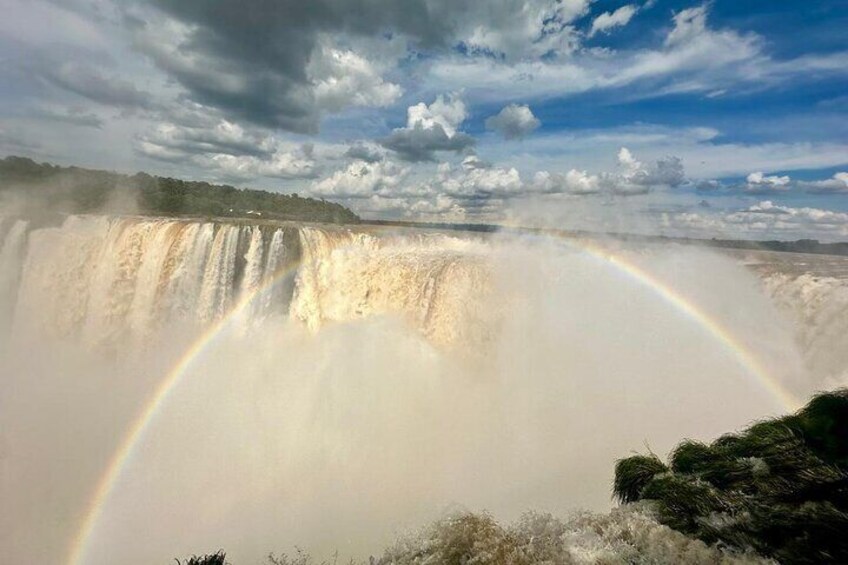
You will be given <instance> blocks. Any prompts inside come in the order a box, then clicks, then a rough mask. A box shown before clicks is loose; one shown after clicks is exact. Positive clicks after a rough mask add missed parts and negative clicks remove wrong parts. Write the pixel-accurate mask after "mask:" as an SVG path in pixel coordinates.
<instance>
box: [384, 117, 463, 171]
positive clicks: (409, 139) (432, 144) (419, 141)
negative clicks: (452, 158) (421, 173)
mask: <svg viewBox="0 0 848 565" xmlns="http://www.w3.org/2000/svg"><path fill="white" fill-rule="evenodd" d="M381 143H382V144H383V146H384V147H386V148H387V149H391V150H392V151H394V152H396V153H397V154H398V157H400V158H401V159H403V160H404V161H411V162H420V161H435V160H436V152H437V151H455V152H462V151H465V150H466V149H470V148H472V147H473V146H474V143H475V142H474V138H473V137H471V136H470V135H468V134H467V133H462V132H456V133H454V134H453V135H448V134H447V132H445V128H443V127H442V125H441V124H433V125H431V126H430V127H425V126H424V125H422V124H421V123H420V122H419V123H416V124H415V125H414V126H412V127H408V128H400V129H396V130H394V131H393V132H392V133H391V135H389V136H388V137H387V138H385V139H383V140H382V141H381Z"/></svg>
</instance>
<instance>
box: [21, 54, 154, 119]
mask: <svg viewBox="0 0 848 565" xmlns="http://www.w3.org/2000/svg"><path fill="white" fill-rule="evenodd" d="M36 72H38V74H39V75H40V76H41V77H42V78H43V79H45V80H46V81H47V82H48V83H50V84H52V85H53V86H56V87H58V88H61V89H64V90H67V91H70V92H73V93H74V94H77V95H79V96H82V97H84V98H87V99H89V100H92V101H94V102H97V103H99V104H104V105H107V106H114V107H117V108H123V109H125V110H134V109H152V108H153V107H154V104H153V97H152V95H151V94H150V93H148V92H145V91H143V90H140V89H138V88H136V87H135V86H134V85H133V84H132V83H131V82H129V81H127V80H123V79H121V78H119V77H116V76H109V75H107V74H106V73H104V72H103V70H102V69H99V68H97V67H95V66H94V65H91V64H87V63H82V62H78V61H61V62H58V61H55V60H51V61H42V62H41V63H39V65H38V68H37V70H36Z"/></svg>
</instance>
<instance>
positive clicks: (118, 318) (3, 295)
mask: <svg viewBox="0 0 848 565" xmlns="http://www.w3.org/2000/svg"><path fill="white" fill-rule="evenodd" d="M470 248H471V245H470V244H469V243H468V242H463V241H461V240H458V239H455V238H448V237H443V236H435V235H417V236H409V237H402V238H381V237H378V236H374V235H371V234H368V233H363V232H354V231H350V230H348V229H344V228H337V227H328V228H318V227H294V226H282V225H279V224H277V225H254V226H246V225H237V224H231V223H217V222H199V221H190V220H177V219H142V218H135V217H96V216H70V217H68V218H67V219H66V220H64V222H63V223H62V224H61V225H59V226H55V227H40V228H34V229H33V228H31V227H30V225H29V224H28V223H27V222H26V221H24V220H19V219H5V220H3V221H2V222H0V265H2V273H3V274H2V278H0V307H2V311H0V313H5V315H4V319H5V320H7V322H6V326H7V327H8V326H9V325H12V326H14V327H15V329H16V331H26V332H37V333H38V334H39V335H52V336H54V337H73V338H74V339H80V340H82V341H83V342H84V343H86V344H88V345H91V346H95V347H97V346H111V345H115V344H118V343H122V344H138V343H141V342H143V341H144V340H145V339H147V338H148V337H150V336H151V335H152V334H153V333H155V331H156V330H157V329H158V328H161V327H163V326H165V325H177V326H190V327H195V328H202V327H203V326H204V325H207V324H209V323H211V322H213V321H215V320H218V319H220V318H221V317H222V316H224V315H226V314H227V313H228V312H229V311H230V310H231V309H232V308H233V306H234V305H235V304H236V303H238V302H239V301H240V300H242V299H245V298H248V297H252V298H253V299H252V300H251V301H250V303H249V304H248V305H247V308H246V310H247V316H246V318H247V320H248V323H251V324H252V323H255V322H258V321H261V320H264V319H267V318H269V317H273V316H287V315H290V316H291V317H292V318H294V319H297V320H300V321H302V322H303V323H304V324H305V325H306V326H307V327H308V328H310V329H312V330H317V329H318V328H319V327H321V326H322V325H323V324H325V323H327V322H330V321H340V320H350V319H355V318H360V317H365V316H369V315H380V314H389V313H400V314H404V315H406V317H407V318H408V320H409V321H410V322H411V323H413V324H414V325H415V326H416V327H418V328H420V329H421V331H422V332H423V333H424V334H425V335H426V336H427V337H429V338H432V339H433V340H434V341H435V342H438V343H447V342H453V341H456V340H457V339H463V338H465V337H468V336H467V334H468V333H469V332H472V333H473V332H477V333H480V332H485V331H487V330H486V328H484V327H481V326H480V325H479V324H478V325H477V326H475V325H474V323H473V322H472V318H474V319H477V320H479V319H481V318H484V317H485V316H483V313H482V311H481V310H479V309H478V310H476V311H475V310H474V304H475V302H474V301H470V302H469V300H467V297H468V296H473V295H480V294H482V293H484V291H485V288H486V287H487V277H486V274H485V266H484V265H483V263H482V262H481V261H479V260H477V259H475V258H474V257H473V253H471V252H470ZM260 290H261V292H259V291H260ZM10 320H11V321H10ZM460 322H461V323H460ZM466 322H468V323H466Z"/></svg>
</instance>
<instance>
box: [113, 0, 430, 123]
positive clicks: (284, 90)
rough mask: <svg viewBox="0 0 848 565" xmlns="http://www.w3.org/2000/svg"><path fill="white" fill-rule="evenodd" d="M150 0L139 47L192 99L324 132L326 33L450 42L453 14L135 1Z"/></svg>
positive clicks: (357, 6)
mask: <svg viewBox="0 0 848 565" xmlns="http://www.w3.org/2000/svg"><path fill="white" fill-rule="evenodd" d="M141 4H149V5H152V6H154V7H155V8H156V9H157V11H155V12H151V11H150V10H142V11H137V12H130V14H131V16H130V17H128V18H127V22H128V24H129V26H130V28H131V29H132V30H133V32H134V37H135V45H136V47H138V48H139V49H140V50H141V51H142V52H144V53H146V54H148V55H149V56H150V57H151V58H152V59H153V61H154V62H155V63H156V64H157V65H158V66H159V67H160V68H162V69H163V70H164V71H166V72H167V73H168V75H169V76H171V77H172V78H174V79H175V80H176V81H177V82H179V83H180V84H181V85H182V86H183V87H184V88H186V89H187V91H188V94H189V96H190V97H191V98H192V99H194V100H195V101H198V102H201V103H203V104H206V105H210V106H213V107H216V108H219V109H221V110H223V111H224V112H226V113H227V114H228V115H231V116H236V117H240V118H243V119H247V120H250V121H252V122H254V123H257V124H261V125H266V126H271V127H277V128H282V129H285V130H289V131H294V132H300V133H314V132H316V131H317V129H318V122H319V119H320V116H321V113H322V111H323V110H324V109H325V108H323V107H322V104H321V102H322V101H321V100H320V99H319V95H318V94H316V90H315V88H314V87H315V79H316V77H312V76H310V74H309V65H310V61H311V60H312V57H313V54H314V53H315V52H316V49H317V48H318V47H319V43H320V38H319V35H320V34H322V33H324V34H332V35H333V36H339V35H340V34H349V35H351V36H354V37H356V36H359V37H371V36H373V35H379V34H381V33H383V32H388V31H395V32H400V33H404V34H406V35H408V36H410V37H411V38H413V39H414V40H415V41H417V42H419V43H420V44H422V45H440V44H443V43H444V25H443V24H444V22H443V21H442V19H441V17H440V16H439V14H438V13H432V12H431V11H430V9H429V7H428V3H426V2H424V1H422V0H411V1H409V2H403V3H399V2H391V1H388V0H383V1H379V0H378V1H368V2H365V1H356V2H345V1H340V0H338V1H329V0H315V1H309V2H303V1H301V0H281V1H272V0H259V1H255V2H250V3H249V4H245V3H244V2H242V1H240V0H218V1H215V2H208V1H205V0H151V1H150V2H149V3H144V2H136V3H135V6H138V5H141ZM162 15H164V16H166V17H165V18H164V19H157V17H159V16H162ZM436 19H438V20H439V24H438V25H437V24H436ZM174 21H175V22H179V24H177V25H176V26H174V25H173V22H174ZM169 22H171V25H169ZM317 78H318V79H320V78H321V77H317ZM355 94H356V93H351V94H350V96H351V98H353V96H354V95H355ZM336 98H338V97H336ZM333 102H334V104H335V106H336V107H337V106H339V101H338V100H337V99H336V100H334V101H333ZM328 105H332V104H329V103H328Z"/></svg>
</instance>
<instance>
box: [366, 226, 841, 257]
mask: <svg viewBox="0 0 848 565" xmlns="http://www.w3.org/2000/svg"><path fill="white" fill-rule="evenodd" d="M367 223H369V224H376V225H381V226H404V227H414V228H422V229H437V230H457V231H470V232H482V233H493V232H501V233H536V234H548V235H556V236H565V237H598V236H605V237H611V238H614V239H620V240H624V241H638V242H642V243H680V244H685V245H706V246H709V247H721V248H724V249H752V250H761V251H786V252H790V253H817V254H822V255H848V242H837V243H821V242H820V241H818V240H817V239H799V240H796V241H778V240H769V241H749V240H742V239H716V238H712V239H697V238H692V237H668V236H664V235H656V236H654V235H635V234H626V233H609V232H607V233H600V232H589V231H580V230H562V229H553V228H522V227H504V226H498V225H494V224H448V223H441V222H408V221H401V220H368V221H367Z"/></svg>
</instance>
